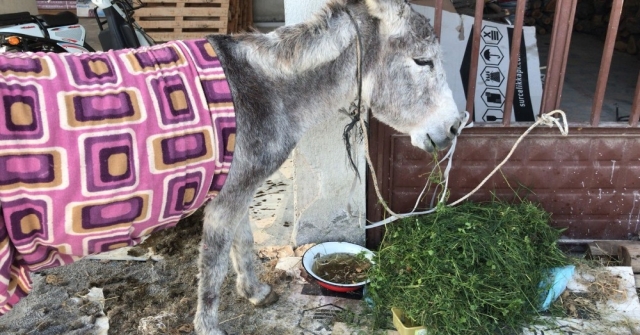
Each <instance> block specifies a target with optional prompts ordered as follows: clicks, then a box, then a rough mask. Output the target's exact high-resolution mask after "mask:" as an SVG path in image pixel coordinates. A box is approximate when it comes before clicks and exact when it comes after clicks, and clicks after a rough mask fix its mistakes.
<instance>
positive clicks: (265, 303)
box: [253, 288, 280, 307]
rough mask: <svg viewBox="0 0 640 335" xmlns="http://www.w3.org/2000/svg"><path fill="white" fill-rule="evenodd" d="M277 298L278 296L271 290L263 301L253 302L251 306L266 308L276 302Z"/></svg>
mask: <svg viewBox="0 0 640 335" xmlns="http://www.w3.org/2000/svg"><path fill="white" fill-rule="evenodd" d="M279 298H280V296H279V295H278V293H276V292H275V291H274V290H273V288H272V289H271V291H270V292H269V294H267V296H266V297H264V299H262V300H260V301H258V302H254V303H253V305H254V306H256V307H267V306H269V305H272V304H274V303H276V301H278V299H279Z"/></svg>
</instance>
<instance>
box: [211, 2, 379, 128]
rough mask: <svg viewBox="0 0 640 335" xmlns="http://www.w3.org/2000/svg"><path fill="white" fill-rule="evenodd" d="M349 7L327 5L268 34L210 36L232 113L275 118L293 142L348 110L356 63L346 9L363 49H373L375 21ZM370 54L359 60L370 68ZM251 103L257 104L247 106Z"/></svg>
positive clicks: (360, 6)
mask: <svg viewBox="0 0 640 335" xmlns="http://www.w3.org/2000/svg"><path fill="white" fill-rule="evenodd" d="M349 2H350V4H349V5H348V6H347V1H346V0H342V1H340V0H339V1H334V2H331V3H330V5H329V6H327V7H326V8H325V9H324V12H323V13H322V14H320V15H317V16H316V17H315V19H313V20H312V21H310V22H307V23H302V24H298V25H295V26H287V27H282V28H280V29H277V30H276V31H274V32H272V33H269V34H264V35H263V34H240V35H233V36H226V37H223V36H211V37H210V40H211V42H212V43H213V45H214V48H215V49H216V51H217V52H218V53H219V56H220V57H221V60H222V61H223V66H224V67H225V70H226V72H227V74H228V80H229V83H230V86H231V89H232V93H233V94H234V98H235V103H236V108H239V110H238V112H239V113H245V112H246V113H247V114H248V115H253V116H255V117H260V118H265V117H274V118H278V120H279V121H278V122H280V123H279V124H278V125H277V126H279V127H283V126H286V127H289V129H290V130H291V131H292V132H295V137H296V138H295V139H294V140H295V141H297V139H299V138H300V136H301V135H302V133H303V132H304V131H306V130H307V129H309V128H310V127H312V126H313V125H314V124H317V123H320V122H322V121H323V120H326V119H328V118H330V117H336V116H337V115H339V114H338V110H339V109H341V108H346V107H348V106H349V104H350V103H351V102H352V101H354V100H355V99H356V92H357V80H356V64H357V62H358V61H357V53H356V35H357V34H356V27H355V25H354V24H353V22H352V21H351V19H350V18H349V14H348V13H347V7H348V10H349V11H350V12H351V13H352V15H353V17H354V18H355V19H356V21H357V22H358V26H359V28H360V30H361V32H362V36H366V37H365V38H363V41H362V43H363V44H364V45H365V47H363V49H364V50H367V49H371V50H376V49H377V48H376V47H375V44H376V41H377V35H376V33H375V31H377V30H376V29H375V23H374V22H375V20H372V19H370V17H369V16H368V12H367V10H366V7H365V5H364V4H362V3H357V2H354V1H349ZM367 53H368V52H367ZM373 54H375V52H373ZM373 54H368V55H366V56H365V58H369V60H368V61H366V62H369V63H372V62H371V59H372V58H375V55H373ZM365 72H366V70H365ZM247 97H250V98H247ZM254 101H260V102H261V103H260V105H259V106H258V105H249V104H251V103H254ZM239 117H242V116H239ZM283 121H284V122H283Z"/></svg>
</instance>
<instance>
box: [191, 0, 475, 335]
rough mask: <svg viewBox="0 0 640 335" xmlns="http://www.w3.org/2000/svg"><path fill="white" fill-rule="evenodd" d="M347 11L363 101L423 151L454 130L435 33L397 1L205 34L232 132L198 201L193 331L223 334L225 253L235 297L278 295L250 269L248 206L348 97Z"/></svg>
mask: <svg viewBox="0 0 640 335" xmlns="http://www.w3.org/2000/svg"><path fill="white" fill-rule="evenodd" d="M348 12H349V13H351V15H352V17H353V18H354V19H355V21H356V22H357V25H358V28H359V30H360V32H361V37H362V38H361V40H362V51H363V58H362V62H363V63H362V65H363V92H362V98H363V100H362V101H363V105H364V106H366V107H367V108H370V109H371V110H372V112H373V114H374V115H375V116H376V117H377V118H378V119H379V120H381V121H382V122H384V123H386V124H388V125H390V126H392V127H393V128H395V129H397V130H398V131H400V132H403V133H407V134H409V135H410V136H411V140H412V143H413V145H415V146H417V147H419V148H421V149H424V150H427V151H433V150H437V149H441V148H443V147H446V146H448V145H449V144H450V142H451V140H452V139H453V138H454V137H455V136H456V135H457V134H458V129H459V127H460V124H461V120H462V114H461V113H460V112H459V111H458V110H457V108H456V105H455V103H454V101H453V97H452V94H451V90H450V89H449V87H448V86H447V83H446V78H445V73H444V68H443V65H442V59H441V51H440V47H439V45H438V42H437V39H436V38H435V36H434V34H433V29H432V28H431V26H430V25H429V22H428V20H427V19H426V18H424V17H423V16H421V15H420V14H417V13H416V12H414V11H413V10H412V9H411V8H410V6H409V5H408V4H407V3H406V2H405V1H402V0H332V1H330V2H329V3H328V4H327V6H326V7H325V8H324V10H323V11H322V12H321V13H318V14H317V15H316V16H315V17H314V18H313V19H312V20H310V21H309V22H307V23H303V24H299V25H295V26H288V27H282V28H280V29H277V30H276V31H274V32H271V33H269V34H264V35H263V34H258V33H249V34H239V35H233V36H209V37H208V39H209V41H210V42H211V43H212V44H213V46H214V49H215V50H216V52H217V53H218V56H219V57H220V59H221V61H222V64H223V67H224V68H225V71H226V74H227V77H228V80H229V84H230V87H231V91H232V94H233V97H234V101H235V108H236V117H237V138H236V149H235V154H234V161H233V164H232V166H231V171H230V174H229V177H228V179H227V181H226V184H225V186H224V188H223V189H222V191H221V192H220V194H219V195H218V196H217V197H216V198H215V199H213V200H212V201H210V202H209V203H208V204H207V205H206V208H205V217H204V234H203V240H202V244H201V250H200V260H199V266H200V284H199V288H198V308H197V312H196V316H195V320H194V323H195V329H196V332H197V333H198V334H208V335H220V334H225V332H224V331H223V330H221V329H220V327H219V326H218V305H219V301H220V294H219V292H220V286H221V284H222V282H223V280H224V277H225V275H226V273H227V266H228V261H229V259H228V257H229V255H231V260H232V263H233V267H234V269H235V271H236V272H237V282H236V288H237V291H238V294H239V295H240V296H242V297H245V298H247V299H248V300H249V301H251V302H252V303H253V304H255V305H257V306H266V305H269V304H272V303H274V302H276V301H277V299H278V297H277V295H276V294H275V293H274V292H273V291H272V290H271V287H270V286H268V285H266V284H264V283H261V282H259V280H258V279H257V276H256V272H255V271H254V269H253V265H252V264H253V257H254V255H253V235H252V232H251V228H250V226H249V217H248V208H249V204H250V201H251V199H252V197H253V195H254V193H255V191H256V189H257V188H258V187H259V186H260V185H261V183H262V182H263V181H264V180H265V179H266V178H267V177H269V176H270V175H271V174H272V173H274V172H275V171H276V170H277V169H278V167H279V166H280V165H281V164H282V163H283V162H284V161H285V159H286V158H287V157H288V155H289V153H290V152H291V151H292V150H293V148H294V147H295V145H296V143H297V142H298V141H299V140H300V138H301V137H302V135H303V134H304V133H305V131H307V130H308V129H310V128H311V127H313V126H314V125H316V124H318V123H320V122H323V121H325V120H327V119H329V118H332V117H335V116H336V113H338V110H339V109H341V108H344V107H348V106H349V104H350V103H351V102H353V101H354V99H355V98H356V95H357V94H356V91H357V84H356V64H357V57H356V27H355V25H354V24H353V23H352V22H351V20H350V18H349V16H348Z"/></svg>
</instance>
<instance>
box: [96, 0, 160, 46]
mask: <svg viewBox="0 0 640 335" xmlns="http://www.w3.org/2000/svg"><path fill="white" fill-rule="evenodd" d="M91 2H93V4H95V5H96V6H97V7H96V8H95V10H94V16H95V18H96V21H97V22H98V28H100V33H99V34H98V38H99V40H100V44H101V46H102V50H104V51H107V50H112V49H113V50H118V49H125V48H138V47H141V46H150V45H154V44H155V41H154V40H153V38H151V36H149V35H148V34H147V33H145V32H144V30H143V29H142V27H140V25H138V23H137V22H136V21H135V20H134V18H133V13H134V11H135V10H136V9H138V8H140V7H142V6H143V4H142V2H141V1H139V0H91ZM99 10H101V11H102V12H104V18H105V20H102V19H101V18H100V17H99V15H98V11H99Z"/></svg>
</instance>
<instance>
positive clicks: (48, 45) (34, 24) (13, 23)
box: [0, 11, 95, 53]
mask: <svg viewBox="0 0 640 335" xmlns="http://www.w3.org/2000/svg"><path fill="white" fill-rule="evenodd" d="M85 37H86V31H85V29H84V27H83V26H82V25H80V24H78V17H77V16H76V15H75V14H74V13H72V12H68V11H65V12H60V13H58V14H55V15H50V14H43V15H31V14H30V13H29V12H18V13H10V14H1V15H0V52H27V51H30V52H57V53H60V52H70V53H78V52H88V51H95V50H94V49H93V48H92V47H91V46H90V45H88V44H87V43H86V42H85Z"/></svg>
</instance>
